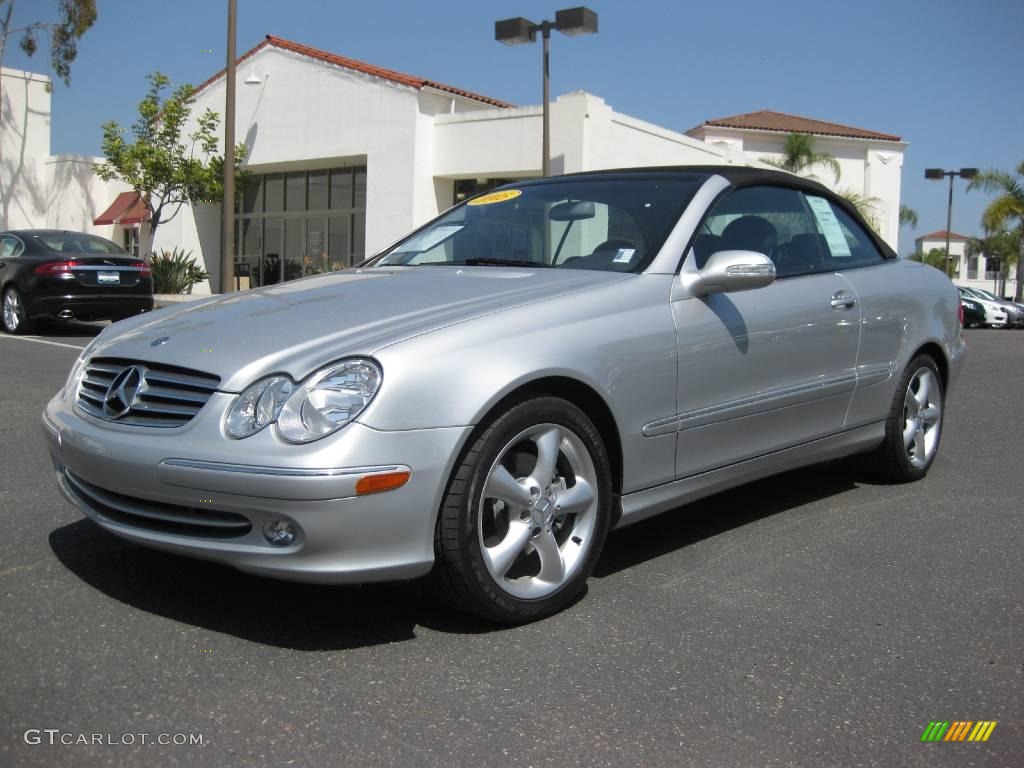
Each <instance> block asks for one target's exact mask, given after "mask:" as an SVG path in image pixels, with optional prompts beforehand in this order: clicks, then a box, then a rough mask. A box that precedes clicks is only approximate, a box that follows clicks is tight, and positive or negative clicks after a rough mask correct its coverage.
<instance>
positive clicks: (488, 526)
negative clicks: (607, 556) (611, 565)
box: [429, 397, 612, 624]
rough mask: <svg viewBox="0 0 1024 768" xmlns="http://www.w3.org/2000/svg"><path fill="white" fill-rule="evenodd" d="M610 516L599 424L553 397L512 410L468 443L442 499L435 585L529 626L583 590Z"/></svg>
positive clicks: (494, 615) (454, 601)
mask: <svg viewBox="0 0 1024 768" xmlns="http://www.w3.org/2000/svg"><path fill="white" fill-rule="evenodd" d="M611 510H612V486H611V470H610V465H609V460H608V454H607V451H606V450H605V447H604V444H603V442H602V440H601V436H600V434H599V433H598V431H597V429H596V428H595V427H594V425H593V423H592V422H591V421H590V419H589V418H587V416H586V414H584V413H583V411H581V410H580V409H579V408H577V407H576V406H574V405H573V404H571V403H569V402H567V401H565V400H562V399H559V398H555V397H537V398H532V399H529V400H524V401H520V402H518V403H516V404H513V405H511V406H510V407H509V408H507V409H506V410H505V411H503V412H502V413H500V414H498V415H497V416H495V417H494V418H493V419H491V420H490V421H489V422H488V423H487V424H486V425H482V429H480V430H478V432H477V433H476V434H475V435H474V436H473V437H472V438H471V439H470V444H469V446H468V448H467V449H466V451H465V453H464V454H463V455H462V457H461V459H460V463H459V464H458V465H457V466H456V469H455V471H454V473H453V475H452V478H451V480H450V482H449V484H448V488H447V491H446V493H445V497H444V501H443V503H442V506H441V512H440V515H439V518H438V522H437V529H436V533H435V538H434V555H435V565H434V571H433V573H432V574H431V579H430V582H429V584H430V587H431V589H432V591H433V592H434V593H435V594H436V595H437V596H439V597H440V598H441V599H442V600H443V601H444V602H446V603H447V604H449V605H451V606H452V607H454V608H456V609H458V610H461V611H464V612H466V613H470V614H473V615H474V616H477V617H479V618H482V619H485V620H487V621H492V622H496V623H500V624H524V623H527V622H530V621H536V620H537V619H541V618H544V617H545V616H550V615H551V614H553V613H557V612H558V611H560V610H562V609H563V608H565V607H566V606H567V605H569V604H570V603H572V602H573V601H575V600H576V599H578V598H579V597H580V595H582V594H583V591H584V589H585V585H586V581H587V578H588V577H589V576H590V573H591V571H592V570H593V568H594V565H595V563H596V562H597V559H598V558H599V557H600V554H601V550H602V548H603V547H604V541H605V538H606V537H607V534H608V528H609V525H610V520H611Z"/></svg>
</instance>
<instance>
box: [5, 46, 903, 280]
mask: <svg viewBox="0 0 1024 768" xmlns="http://www.w3.org/2000/svg"><path fill="white" fill-rule="evenodd" d="M8 72H11V71H9V70H4V76H5V80H4V117H3V122H2V123H0V131H2V133H3V143H2V144H0V147H2V149H3V154H2V156H0V167H2V178H3V179H4V181H3V186H2V187H0V191H2V192H3V195H4V198H3V200H4V209H3V212H2V213H3V218H2V219H0V229H3V228H13V227H18V226H35V227H42V226H59V227H68V228H74V229H82V230H86V231H94V232H97V233H98V234H103V235H105V236H108V237H110V238H111V239H113V240H115V241H117V242H121V243H125V244H131V243H132V242H135V240H134V238H135V237H136V236H137V235H139V234H141V235H143V236H144V234H145V226H146V224H145V223H144V222H142V223H141V225H140V224H139V223H138V222H137V221H136V219H137V218H138V216H137V213H138V205H137V201H136V205H135V206H134V208H133V206H132V202H133V198H132V196H131V195H124V196H122V197H118V195H119V194H120V193H122V192H125V191H126V190H125V188H124V187H123V186H119V185H116V184H104V183H103V182H101V181H99V180H98V179H97V178H95V177H94V176H92V173H91V165H92V163H94V162H96V161H97V159H95V158H56V157H52V156H50V154H49V114H50V113H49V94H48V93H47V92H46V88H45V85H46V79H45V78H42V77H40V76H37V75H29V74H28V73H17V72H15V73H13V74H11V75H10V77H11V78H15V79H16V78H19V77H24V78H26V82H27V83H29V85H28V87H27V90H26V93H27V94H28V97H27V99H25V100H22V101H18V100H17V99H15V98H13V97H12V98H11V100H10V109H8V101H9V99H8V93H9V92H11V91H12V90H13V89H11V88H9V87H8V79H9V77H8ZM224 96H225V82H224V74H223V72H221V73H218V74H217V75H215V76H213V77H212V78H210V80H208V81H207V82H205V83H203V84H202V85H200V86H199V87H198V89H197V93H196V98H195V105H194V110H193V113H194V114H195V115H199V114H201V113H202V112H203V111H205V110H206V109H207V108H210V109H213V110H214V111H216V112H223V108H224ZM541 113H542V110H541V107H540V106H528V107H514V106H512V105H510V104H506V103H505V102H502V101H499V100H497V99H493V98H489V97H487V96H482V95H480V94H475V93H470V92H468V91H465V90H462V89H460V88H457V87H454V86H450V85H446V84H444V83H439V82H436V81H432V80H427V79H424V78H419V77H414V76H411V75H408V74H404V73H401V72H395V71H393V70H388V69H384V68H382V67H378V66H374V65H371V64H367V63H365V62H360V61H356V60H353V59H349V58H345V57H342V56H338V55H335V54H332V53H328V52H326V51H322V50H318V49H315V48H310V47H309V46H305V45H301V44H299V43H294V42H291V41H289V40H284V39H282V38H278V37H273V36H267V38H266V39H265V40H264V41H262V42H261V43H260V44H259V45H257V46H256V47H255V48H253V49H252V50H250V51H248V52H247V53H245V54H244V55H243V56H242V57H241V58H240V59H239V63H238V85H237V106H236V139H237V141H238V142H244V143H245V144H246V145H247V147H248V152H249V154H248V158H247V161H246V167H247V170H248V171H249V173H250V174H252V177H253V183H252V184H250V186H249V187H248V188H247V191H246V194H245V199H244V201H243V203H242V204H241V206H240V210H239V212H238V215H237V217H236V226H237V229H236V235H235V239H236V254H237V258H236V285H237V287H239V288H246V287H252V286H256V285H262V284H268V283H271V282H277V281H280V280H288V279H292V278H295V277H299V276H302V275H306V274H313V273H316V272H319V271H324V270H329V269H335V268H338V267H340V266H344V265H349V264H352V263H354V262H355V261H358V260H359V259H361V258H363V257H364V256H365V255H368V254H371V253H373V252H375V251H377V250H379V249H381V248H383V247H384V246H386V245H387V244H388V243H390V242H392V241H393V240H395V239H396V238H398V237H400V236H401V235H403V234H404V233H406V232H408V231H409V230H411V229H413V228H414V227H416V226H418V225H420V224H422V223H424V222H425V221H427V220H428V219H430V218H431V217H433V216H435V215H437V214H438V213H439V212H441V211H443V210H445V209H446V208H448V207H449V206H451V205H452V204H454V203H455V202H457V201H459V200H461V199H463V198H464V197H466V196H468V195H471V194H475V193H476V192H479V191H481V190H484V189H487V188H489V187H491V186H495V185H497V184H499V183H503V182H504V181H507V180H511V179H517V178H530V177H535V176H538V175H540V172H541V171H540V166H541V162H540V160H541V158H540V146H541ZM752 114H754V115H763V114H765V113H752ZM770 114H776V113H770ZM784 117H786V118H788V119H789V120H790V122H789V123H786V124H784V125H781V126H780V127H777V128H755V127H742V126H741V127H735V126H732V125H729V126H726V125H720V123H722V122H723V121H721V120H719V121H708V122H707V123H704V124H703V125H701V126H699V127H698V128H695V129H693V130H691V131H690V132H689V135H687V134H686V133H682V132H678V131H675V130H671V129H669V128H664V127H661V126H658V125H654V124H651V123H648V122H645V121H642V120H638V119H636V118H633V117H630V116H628V115H624V114H621V113H619V112H616V111H615V109H614V108H613V106H612V105H609V104H607V103H606V102H605V101H604V100H603V99H601V98H600V97H598V96H595V95H593V94H589V93H585V92H581V91H580V92H575V93H569V94H565V95H562V96H559V97H558V98H557V99H555V100H554V101H553V102H552V104H551V169H552V172H553V173H555V174H561V173H571V172H575V171H585V170H595V169H601V168H614V167H629V166H649V165H682V164H733V163H737V164H760V160H761V157H762V156H777V155H778V154H779V152H780V151H781V148H782V144H783V142H784V141H785V137H786V134H787V132H788V131H789V130H809V131H810V132H812V133H815V135H816V136H822V137H827V138H823V139H822V141H821V143H820V144H819V145H818V147H817V148H818V150H819V151H827V152H832V153H833V154H835V155H836V156H837V157H838V158H839V160H840V163H841V164H842V168H843V179H842V182H841V184H840V185H839V186H840V187H841V188H843V187H846V186H848V187H849V188H852V189H854V190H856V191H858V192H863V193H865V194H869V195H870V196H873V197H876V198H878V206H879V208H880V209H881V211H884V215H882V216H879V220H880V222H881V224H882V228H881V232H882V235H883V237H885V239H886V240H888V241H889V242H890V243H891V244H893V245H895V242H896V234H897V215H898V213H897V212H898V209H899V174H900V167H901V165H902V152H903V148H904V146H905V144H904V143H902V142H901V141H900V140H899V137H894V136H888V135H886V134H874V133H873V132H870V131H863V130H862V129H853V128H848V127H846V126H837V125H836V124H832V123H824V122H822V121H817V120H810V119H808V118H793V117H792V116H784ZM738 118H749V116H737V118H730V119H727V120H728V121H730V122H733V123H735V122H742V121H739V120H738ZM19 121H20V123H24V122H25V121H28V122H29V123H32V124H33V125H34V126H36V127H33V128H32V129H31V131H30V132H26V131H25V130H23V129H19V128H18V127H17V126H18V125H19V124H20V123H19ZM793 121H797V122H793ZM748 122H749V120H748ZM787 126H788V127H787ZM837 129H843V130H844V131H845V132H847V133H850V134H857V133H858V132H860V133H864V134H870V136H871V137H870V138H865V137H861V136H856V135H852V136H845V135H838V134H836V131H837ZM97 130H98V127H97ZM828 131H831V132H832V133H828ZM26 135H28V136H30V137H31V139H30V141H28V142H26V141H23V137H24V136H26ZM19 152H20V153H21V155H22V156H24V157H30V158H32V159H31V160H29V161H24V162H22V164H21V166H20V167H19V168H18V171H17V172H18V174H19V175H17V176H16V177H15V176H9V175H8V170H7V169H8V166H9V164H10V163H11V162H14V160H13V159H14V158H17V157H18V154H19ZM19 162H21V161H19ZM65 166H66V167H67V168H69V169H72V170H71V171H65V170H61V169H62V168H64V167H65ZM30 168H31V170H30ZM60 174H64V176H60ZM69 174H70V176H69ZM29 178H31V179H32V181H31V184H26V183H25V180H26V179H29ZM69 178H71V181H69V180H68V179H69ZM7 179H14V181H12V182H11V183H8V181H7ZM822 181H824V182H826V183H828V182H829V181H830V180H829V179H822ZM831 186H835V185H831ZM35 188H38V189H41V190H46V192H45V194H42V195H39V194H36V193H35V192H31V191H27V190H30V189H35ZM890 214H891V215H890ZM94 222H101V223H98V224H97V223H94ZM104 222H106V223H104ZM140 227H141V233H140ZM142 239H143V242H144V241H145V240H144V237H143V238H142ZM154 247H155V249H156V250H162V249H171V248H175V247H178V248H183V249H185V250H186V251H191V252H192V253H193V255H194V256H195V257H197V258H198V259H200V260H202V261H204V262H205V264H206V267H207V270H208V271H209V272H210V273H211V274H213V275H214V277H213V278H212V280H213V285H212V286H211V285H204V286H197V288H196V292H200V293H201V292H205V291H209V290H211V289H212V290H214V291H218V290H220V286H219V285H218V284H217V282H218V277H217V276H218V275H219V271H220V270H219V267H218V265H219V262H220V249H221V216H220V206H219V205H218V204H216V203H210V204H197V205H195V206H193V207H192V208H186V209H183V211H182V212H181V214H179V215H178V216H177V217H176V218H175V219H174V220H173V221H171V222H170V223H168V224H163V225H161V226H160V227H159V228H158V230H157V234H156V241H155V244H154Z"/></svg>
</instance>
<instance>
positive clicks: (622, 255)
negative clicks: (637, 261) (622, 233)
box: [612, 248, 636, 264]
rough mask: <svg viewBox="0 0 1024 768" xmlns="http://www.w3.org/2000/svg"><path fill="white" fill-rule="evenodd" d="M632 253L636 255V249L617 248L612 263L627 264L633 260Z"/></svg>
mask: <svg viewBox="0 0 1024 768" xmlns="http://www.w3.org/2000/svg"><path fill="white" fill-rule="evenodd" d="M634 253H636V248H619V250H618V251H616V252H615V257H614V258H613V259H612V261H613V262H615V263H616V264H629V262H631V261H632V260H633V254H634Z"/></svg>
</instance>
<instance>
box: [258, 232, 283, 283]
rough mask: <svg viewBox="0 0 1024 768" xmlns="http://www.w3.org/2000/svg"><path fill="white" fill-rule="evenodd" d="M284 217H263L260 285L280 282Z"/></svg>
mask: <svg viewBox="0 0 1024 768" xmlns="http://www.w3.org/2000/svg"><path fill="white" fill-rule="evenodd" d="M283 236H284V219H282V218H279V217H277V216H268V217H267V218H266V219H264V235H263V274H262V278H263V281H262V282H261V283H260V285H273V284H274V283H279V282H281V275H282V274H283V271H284V263H283V262H284V260H283V259H282V258H281V254H282V249H283V245H284V243H283V240H284V237H283Z"/></svg>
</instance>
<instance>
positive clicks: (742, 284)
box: [694, 251, 775, 296]
mask: <svg viewBox="0 0 1024 768" xmlns="http://www.w3.org/2000/svg"><path fill="white" fill-rule="evenodd" d="M697 274H698V276H699V277H700V280H699V281H698V282H697V284H696V286H694V288H695V293H696V295H698V296H707V295H708V294H709V293H731V292H732V291H749V290H751V289H752V288H764V287H765V286H766V285H771V284H772V283H773V282H775V265H774V264H773V263H772V260H771V259H769V258H768V257H767V256H765V255H764V254H763V253H758V252H757V251H717V252H715V253H713V254H711V258H709V259H708V261H707V263H706V264H705V265H704V268H703V269H701V270H700V271H699V272H698V273H697Z"/></svg>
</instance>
